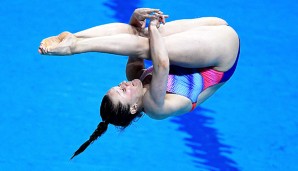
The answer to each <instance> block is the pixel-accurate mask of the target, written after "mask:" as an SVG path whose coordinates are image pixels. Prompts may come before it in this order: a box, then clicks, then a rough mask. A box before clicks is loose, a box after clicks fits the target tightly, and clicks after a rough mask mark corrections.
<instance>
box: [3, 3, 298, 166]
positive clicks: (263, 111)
mask: <svg viewBox="0 0 298 171" xmlns="http://www.w3.org/2000/svg"><path fill="white" fill-rule="evenodd" d="M137 7H154V8H160V9H162V10H163V11H164V12H165V13H167V14H169V15H170V18H169V21H171V20H175V19H182V18H195V17H202V16H218V17H221V18H224V19H225V20H227V21H228V23H229V24H230V25H232V26H233V27H234V28H235V30H236V31H237V32H238V34H239V36H240V38H241V45H242V47H241V48H242V49H241V56H240V59H239V63H238V68H237V70H236V72H235V74H234V76H233V77H232V79H231V80H230V81H229V82H228V83H227V84H226V85H225V86H224V87H222V88H221V89H220V90H219V91H218V92H217V93H216V94H215V95H214V96H213V97H212V98H210V99H209V100H208V101H206V102H205V103H204V104H202V105H201V106H200V107H199V108H197V109H196V110H195V111H194V112H192V113H189V114H186V115H183V116H180V117H173V118H169V119H167V120H163V121H155V120H152V119H150V118H148V117H146V116H145V117H143V118H141V119H140V120H139V121H138V122H136V123H134V124H133V125H131V126H130V127H129V128H128V129H127V130H126V131H124V132H119V131H118V130H117V129H116V128H114V127H112V126H110V127H109V130H108V131H107V132H106V134H105V135H104V136H103V137H102V138H100V139H98V140H97V141H96V142H95V143H93V144H92V145H91V146H90V147H89V148H88V149H87V150H86V151H85V152H84V153H82V154H81V155H79V156H78V157H77V158H75V159H74V160H72V161H70V160H69V158H70V157H71V155H72V154H73V152H74V151H75V150H76V149H77V148H78V147H79V146H80V145H81V144H82V143H83V142H85V140H87V138H88V137H89V135H90V134H91V133H92V132H93V130H94V129H95V127H96V125H97V123H98V122H99V121H100V118H99V117H98V116H99V113H98V110H99V104H100V101H101V97H102V96H103V95H104V94H105V92H106V91H107V90H108V89H109V87H111V86H113V85H117V84H118V83H119V82H121V81H122V80H124V79H125V75H124V73H123V71H124V69H125V63H126V57H120V56H115V55H108V54H100V53H86V54H80V55H75V56H71V57H45V56H40V55H39V54H38V53H37V47H38V45H39V42H40V41H41V40H42V39H43V38H45V37H48V36H52V35H56V34H58V33H60V32H61V31H64V30H69V31H71V32H76V31H80V30H83V29H86V28H89V27H92V26H96V25H100V24H105V23H110V22H119V21H120V22H128V20H129V17H130V14H131V12H132V11H133V10H134V9H135V8H137ZM297 8H298V5H297V3H296V1H294V0H284V1H270V0H262V1H250V2H249V1H241V0H237V1H236V0H230V1H228V0H222V1H215V0H209V1H194V0H183V1H181V0H176V1H171V2H170V1H166V0H159V1H152V0H151V1H149V0H138V1H129V2H125V1H123V0H113V1H108V0H98V1H91V0H85V1H74V0H71V1H65V2H61V1H58V0H49V1H37V0H29V1H20V0H15V1H8V0H4V1H2V3H1V6H0V11H1V15H0V22H1V27H0V31H1V32H0V34H1V38H0V54H1V57H0V68H1V75H0V121H1V122H0V131H1V137H0V141H1V143H0V148H1V152H0V170H12V171H23V170H31V171H35V170H48V171H52V170H53V171H60V170H63V171H65V170H86V171H93V170H96V171H98V170H111V171H117V170H132V171H138V170H178V171H180V170H189V171H190V170H200V171H221V170H222V171H227V170H229V171H240V170H241V171H242V170H243V171H285V170H286V171H296V170H298V166H297V165H296V162H297V158H298V154H297V152H298V110H297V104H298V103H297V98H298V91H297V90H296V87H297V85H298V84H297V83H298V77H297V73H298V71H297V66H298V60H297V56H298V49H297V43H296V42H297V37H298V35H297V30H298V25H297V23H298V19H297V18H298V17H297V16H298V12H297ZM107 66H108V67H107Z"/></svg>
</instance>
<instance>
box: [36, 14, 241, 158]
mask: <svg viewBox="0 0 298 171" xmlns="http://www.w3.org/2000/svg"><path fill="white" fill-rule="evenodd" d="M152 13H154V14H153V15H152ZM166 17H167V16H165V15H163V14H162V12H161V11H159V10H156V9H148V8H141V9H136V10H135V12H134V13H133V15H132V17H131V22H130V25H126V24H121V23H113V24H107V25H102V26H97V27H94V28H91V29H87V30H84V31H81V32H78V33H75V34H71V33H69V32H63V33H61V34H60V35H58V36H55V37H50V38H47V39H45V40H43V41H42V42H41V45H40V47H39V52H40V53H41V54H44V55H72V54H77V53H84V52H103V53H112V54H118V55H126V56H129V58H128V62H127V66H126V76H127V79H128V81H127V82H122V83H120V84H119V85H118V86H115V87H113V88H111V89H110V90H109V91H108V92H107V94H106V95H105V96H104V97H103V99H102V103H101V107H100V115H101V118H102V122H100V123H99V125H98V126H97V128H96V130H95V131H94V132H93V134H92V135H91V136H90V138H89V140H88V141H86V142H85V143H84V144H83V145H82V146H81V147H80V148H79V149H78V150H77V151H76V152H75V154H74V155H73V157H74V156H76V155H78V154H80V153H81V152H83V151H84V150H85V149H86V148H87V147H88V145H89V144H90V143H92V142H93V141H94V140H96V139H97V138H98V137H99V136H101V135H102V134H103V133H104V132H105V131H106V130H107V127H108V124H113V125H115V126H119V127H122V128H125V127H127V126H128V125H130V123H131V122H132V121H133V120H135V119H136V118H138V117H140V116H141V115H142V113H146V114H147V115H148V116H149V117H151V118H153V119H165V118H167V117H170V116H177V115H181V114H185V113H187V112H189V111H191V110H193V109H194V108H195V106H196V105H198V104H201V103H202V102H204V101H205V100H206V99H207V98H208V97H210V96H211V95H212V94H213V93H214V92H215V91H216V90H218V89H219V88H220V87H221V86H222V85H223V84H224V83H225V82H226V81H227V80H229V78H230V77H231V76H232V74H233V73H234V71H235V68H236V65H237V61H238V57H239V52H240V42H239V38H238V35H237V33H236V32H235V31H234V30H233V29H232V28H231V27H230V26H228V25H227V23H226V22H225V21H224V20H222V19H219V18H214V17H206V18H198V19H188V20H177V21H173V22H169V23H167V24H165V25H159V23H160V22H162V23H164V22H165V18H166ZM146 18H150V24H149V28H145V23H146V22H145V19H146ZM144 59H151V60H152V63H153V67H149V68H147V69H144ZM73 157H72V158H73Z"/></svg>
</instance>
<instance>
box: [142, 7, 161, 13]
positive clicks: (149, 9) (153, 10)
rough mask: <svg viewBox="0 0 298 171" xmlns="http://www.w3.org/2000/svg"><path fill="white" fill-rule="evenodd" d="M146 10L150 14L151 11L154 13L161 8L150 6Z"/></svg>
mask: <svg viewBox="0 0 298 171" xmlns="http://www.w3.org/2000/svg"><path fill="white" fill-rule="evenodd" d="M145 11H146V13H148V14H150V13H154V12H156V13H157V12H159V11H160V10H159V9H153V8H148V9H146V10H145Z"/></svg>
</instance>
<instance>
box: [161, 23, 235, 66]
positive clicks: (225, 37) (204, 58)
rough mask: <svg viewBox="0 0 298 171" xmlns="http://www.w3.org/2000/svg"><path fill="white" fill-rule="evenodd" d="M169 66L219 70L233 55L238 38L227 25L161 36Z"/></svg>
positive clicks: (204, 27) (203, 27)
mask: <svg viewBox="0 0 298 171" xmlns="http://www.w3.org/2000/svg"><path fill="white" fill-rule="evenodd" d="M164 41H165V44H166V48H167V50H168V54H169V58H170V61H171V64H174V65H178V66H182V67H189V68H204V67H210V66H213V67H219V66H221V65H222V64H223V63H225V62H226V61H228V60H231V59H230V58H234V57H236V56H237V52H238V36H237V34H236V32H235V31H234V30H233V29H232V28H231V27H229V26H202V27H197V28H195V29H192V30H189V31H185V32H181V33H177V34H173V35H170V36H166V37H164Z"/></svg>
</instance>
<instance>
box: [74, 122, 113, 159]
mask: <svg viewBox="0 0 298 171" xmlns="http://www.w3.org/2000/svg"><path fill="white" fill-rule="evenodd" d="M108 124H109V123H108V122H107V121H103V122H100V123H99V124H98V125H97V128H96V130H95V131H94V132H93V133H92V135H91V136H90V138H89V140H87V141H86V142H85V143H84V144H82V145H81V146H80V148H79V149H78V150H77V151H76V152H75V153H74V154H73V156H72V157H71V158H70V160H71V159H73V158H74V157H75V156H77V155H79V154H80V153H82V152H83V151H84V150H85V149H86V148H87V147H88V146H89V145H90V144H91V143H92V142H93V141H95V140H96V139H97V138H98V137H100V136H101V135H102V134H103V133H105V132H106V130H107V129H108Z"/></svg>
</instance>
